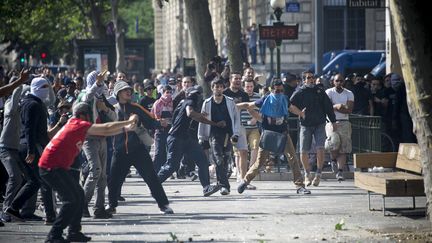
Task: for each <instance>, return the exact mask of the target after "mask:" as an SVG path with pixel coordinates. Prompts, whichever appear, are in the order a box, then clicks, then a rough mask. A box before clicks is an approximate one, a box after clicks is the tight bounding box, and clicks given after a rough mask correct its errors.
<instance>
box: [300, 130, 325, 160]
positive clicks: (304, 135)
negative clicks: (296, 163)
mask: <svg viewBox="0 0 432 243" xmlns="http://www.w3.org/2000/svg"><path fill="white" fill-rule="evenodd" d="M312 136H313V138H314V139H315V148H316V149H317V150H318V149H323V148H324V143H325V140H326V131H325V123H323V124H320V125H317V126H313V127H305V126H300V152H303V153H308V152H309V150H310V149H311V146H312Z"/></svg>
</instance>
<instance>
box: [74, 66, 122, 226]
mask: <svg viewBox="0 0 432 243" xmlns="http://www.w3.org/2000/svg"><path fill="white" fill-rule="evenodd" d="M107 94H108V87H107V86H106V85H105V83H104V73H99V72H97V71H93V72H91V73H89V74H88V75H87V87H86V90H85V91H83V92H81V94H80V95H79V96H78V99H77V101H78V102H86V103H87V104H89V105H90V107H91V108H92V109H91V115H90V118H91V121H92V122H93V123H105V122H108V121H115V120H116V119H117V116H116V113H115V112H114V111H113V110H111V109H109V108H108V107H107V106H106V105H105V103H104V101H103V99H102V95H105V97H106V96H107ZM83 151H84V154H85V156H86V157H87V160H88V163H89V174H88V176H87V179H86V180H85V183H84V193H85V201H86V206H85V207H84V210H83V216H85V217H90V213H89V211H88V206H87V205H88V203H90V200H91V199H92V197H93V194H94V192H95V190H96V192H97V193H96V200H95V204H94V216H93V217H94V218H99V219H107V218H111V217H112V215H111V214H109V213H107V212H106V211H105V188H106V186H107V174H106V164H107V142H106V138H105V137H101V136H88V137H87V138H86V140H85V142H84V144H83Z"/></svg>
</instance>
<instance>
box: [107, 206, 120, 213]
mask: <svg viewBox="0 0 432 243" xmlns="http://www.w3.org/2000/svg"><path fill="white" fill-rule="evenodd" d="M105 212H107V213H109V214H115V213H117V210H116V208H115V207H111V206H107V207H106V208H105Z"/></svg>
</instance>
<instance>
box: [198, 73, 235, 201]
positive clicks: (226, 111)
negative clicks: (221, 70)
mask: <svg viewBox="0 0 432 243" xmlns="http://www.w3.org/2000/svg"><path fill="white" fill-rule="evenodd" d="M211 89H212V91H213V96H212V97H210V98H208V99H206V100H205V101H204V103H203V106H202V109H201V112H202V113H204V114H208V116H209V117H208V119H209V120H212V121H213V122H218V123H219V122H221V123H225V124H226V126H224V127H215V126H212V127H210V126H209V125H205V124H203V123H201V124H199V127H198V138H199V139H200V141H209V143H210V147H211V151H212V154H213V158H214V160H215V163H216V176H217V181H218V184H219V185H221V187H222V188H221V191H220V193H221V194H222V195H228V194H229V193H230V184H229V181H228V176H227V172H228V163H229V161H230V159H231V154H232V143H231V140H232V141H233V142H236V140H238V137H239V132H240V114H239V112H238V110H237V107H236V105H235V103H234V100H233V99H231V98H229V97H227V96H225V95H223V94H222V92H223V89H224V80H223V79H218V80H213V81H212V82H211ZM230 138H231V139H230Z"/></svg>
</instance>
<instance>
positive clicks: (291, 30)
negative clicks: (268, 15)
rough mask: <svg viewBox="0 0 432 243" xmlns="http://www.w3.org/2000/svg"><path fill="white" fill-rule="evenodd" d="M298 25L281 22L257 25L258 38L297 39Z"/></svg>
mask: <svg viewBox="0 0 432 243" xmlns="http://www.w3.org/2000/svg"><path fill="white" fill-rule="evenodd" d="M298 29H299V25H298V24H295V25H284V24H283V22H276V23H273V25H271V26H264V25H259V38H260V40H297V39H298Z"/></svg>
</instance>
